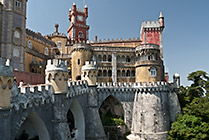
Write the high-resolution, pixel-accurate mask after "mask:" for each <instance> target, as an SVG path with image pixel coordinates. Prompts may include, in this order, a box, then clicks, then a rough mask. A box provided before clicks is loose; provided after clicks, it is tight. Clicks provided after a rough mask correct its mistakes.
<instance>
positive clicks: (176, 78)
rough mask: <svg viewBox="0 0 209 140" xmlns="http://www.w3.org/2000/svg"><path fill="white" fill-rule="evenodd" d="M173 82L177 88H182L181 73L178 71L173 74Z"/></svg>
mask: <svg viewBox="0 0 209 140" xmlns="http://www.w3.org/2000/svg"><path fill="white" fill-rule="evenodd" d="M173 83H174V86H175V87H176V88H180V75H179V74H178V73H176V74H174V75H173Z"/></svg>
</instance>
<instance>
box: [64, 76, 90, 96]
mask: <svg viewBox="0 0 209 140" xmlns="http://www.w3.org/2000/svg"><path fill="white" fill-rule="evenodd" d="M88 93H89V89H88V83H87V81H82V80H78V81H71V82H68V92H67V94H66V96H67V97H68V98H72V97H76V96H80V95H83V94H88Z"/></svg>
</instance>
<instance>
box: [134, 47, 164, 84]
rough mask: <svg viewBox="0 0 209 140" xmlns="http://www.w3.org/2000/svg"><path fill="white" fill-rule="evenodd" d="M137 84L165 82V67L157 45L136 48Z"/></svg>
mask: <svg viewBox="0 0 209 140" xmlns="http://www.w3.org/2000/svg"><path fill="white" fill-rule="evenodd" d="M136 55H137V61H136V82H156V81H164V80H165V78H164V66H163V61H162V59H161V57H160V48H159V45H157V44H141V45H140V46H137V47H136Z"/></svg>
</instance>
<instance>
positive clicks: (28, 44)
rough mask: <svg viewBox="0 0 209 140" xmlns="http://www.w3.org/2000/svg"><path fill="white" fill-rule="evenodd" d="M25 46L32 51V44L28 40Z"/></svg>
mask: <svg viewBox="0 0 209 140" xmlns="http://www.w3.org/2000/svg"><path fill="white" fill-rule="evenodd" d="M27 46H28V48H30V49H32V42H31V41H30V40H28V42H27Z"/></svg>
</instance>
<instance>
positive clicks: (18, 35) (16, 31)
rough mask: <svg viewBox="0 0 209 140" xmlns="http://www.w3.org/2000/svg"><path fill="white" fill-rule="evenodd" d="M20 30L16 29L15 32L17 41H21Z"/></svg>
mask: <svg viewBox="0 0 209 140" xmlns="http://www.w3.org/2000/svg"><path fill="white" fill-rule="evenodd" d="M20 34H21V33H20V30H19V29H15V31H14V37H15V38H17V39H20Z"/></svg>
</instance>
